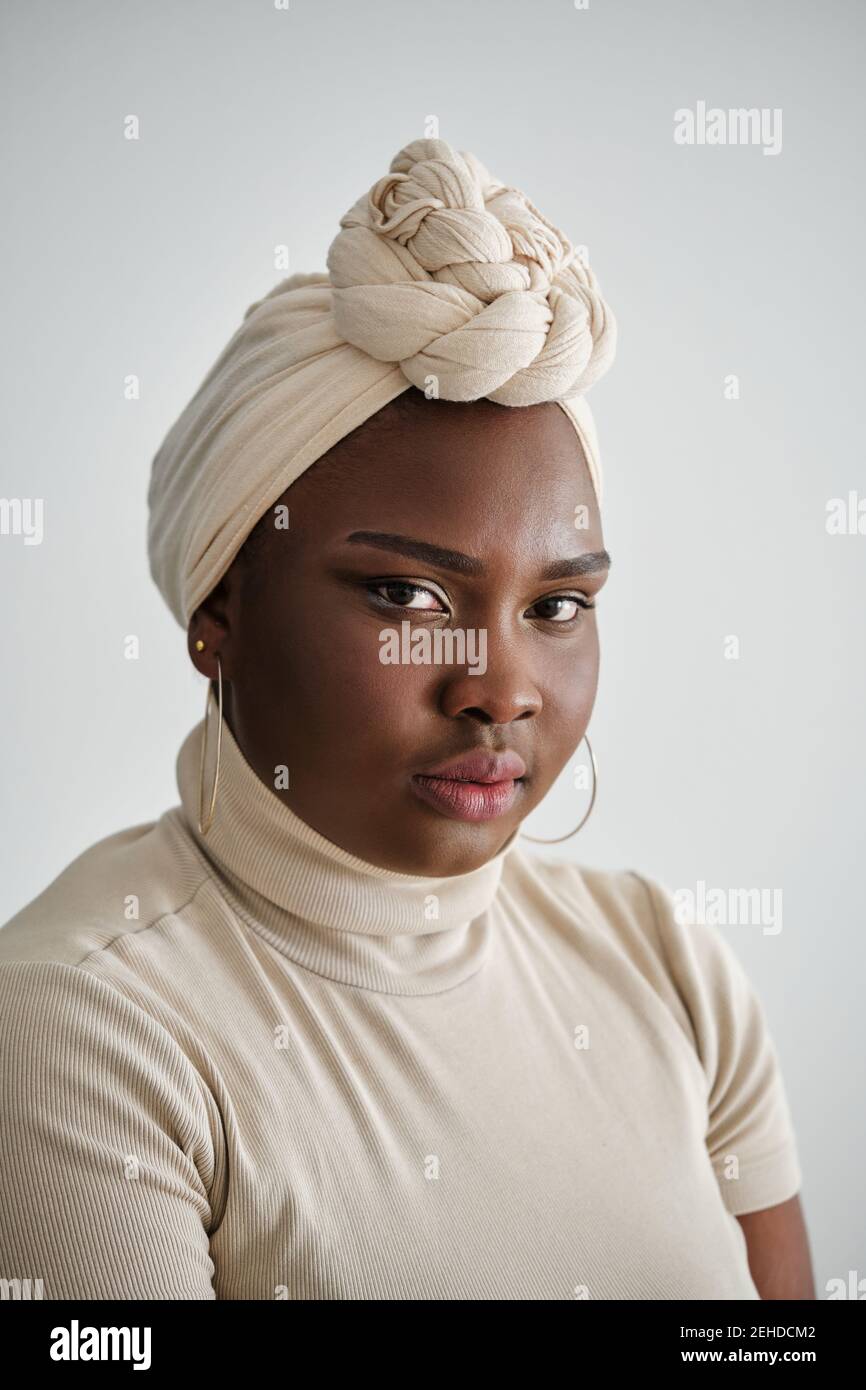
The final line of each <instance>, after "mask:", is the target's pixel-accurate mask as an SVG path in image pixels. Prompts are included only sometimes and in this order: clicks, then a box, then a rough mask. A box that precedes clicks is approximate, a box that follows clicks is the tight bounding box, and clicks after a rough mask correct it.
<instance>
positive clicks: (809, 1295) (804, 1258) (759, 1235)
mask: <svg viewBox="0 0 866 1390" xmlns="http://www.w3.org/2000/svg"><path fill="white" fill-rule="evenodd" d="M737 1220H738V1221H739V1223H740V1226H741V1227H742V1230H743V1235H744V1236H745V1237H746V1246H747V1248H748V1252H749V1272H750V1273H751V1276H752V1279H753V1280H754V1283H755V1287H756V1288H757V1290H758V1293H759V1294H760V1295H761V1298H766V1299H778V1298H797V1299H814V1298H815V1282H814V1275H813V1273H812V1259H811V1254H810V1251H809V1235H808V1232H807V1230H806V1222H805V1220H804V1217H803V1209H802V1206H801V1204H800V1198H799V1196H794V1197H789V1199H788V1201H787V1202H779V1203H778V1204H777V1205H776V1206H773V1207H765V1208H764V1209H763V1211H750V1212H745V1213H744V1214H743V1215H742V1216H738V1217H737Z"/></svg>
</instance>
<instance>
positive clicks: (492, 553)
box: [0, 140, 814, 1300]
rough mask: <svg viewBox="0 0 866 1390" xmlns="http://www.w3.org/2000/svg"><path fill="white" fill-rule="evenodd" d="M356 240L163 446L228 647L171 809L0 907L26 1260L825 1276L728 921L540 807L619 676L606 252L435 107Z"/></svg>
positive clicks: (438, 1279)
mask: <svg viewBox="0 0 866 1390" xmlns="http://www.w3.org/2000/svg"><path fill="white" fill-rule="evenodd" d="M328 271H329V274H328V275H295V276H291V277H289V279H287V280H284V281H282V282H281V283H280V284H279V285H277V286H276V287H275V289H274V290H273V291H272V292H271V293H270V294H269V295H268V296H266V297H265V298H264V299H263V300H261V301H259V302H258V303H257V304H254V305H252V306H251V307H250V309H249V310H248V311H247V314H246V316H245V318H244V321H243V323H242V325H241V327H240V328H239V329H238V331H237V333H236V334H235V335H234V337H233V338H232V340H231V342H230V343H229V344H228V346H227V347H226V349H225V351H224V352H223V353H222V355H221V357H220V358H219V359H218V361H217V362H216V363H215V365H214V367H213V368H212V370H211V372H210V373H209V374H208V376H207V378H206V379H205V381H204V382H203V383H202V385H201V387H200V388H199V390H198V392H197V393H196V395H195V397H194V398H193V400H192V401H191V402H190V404H189V405H188V406H187V408H186V410H185V411H184V412H183V414H182V415H181V417H180V419H179V420H178V421H177V422H176V424H175V425H174V426H173V428H172V430H171V431H170V432H169V434H168V436H167V438H166V441H165V443H164V444H163V446H162V448H161V450H160V451H159V453H158V455H157V457H156V459H155V461H154V469H153V479H152V483H151V489H150V505H151V523H150V557H151V568H152V573H153V575H154V578H155V580H156V582H157V584H158V585H159V587H160V589H161V591H162V593H163V594H164V595H165V597H166V600H167V602H168V604H169V606H170V608H171V610H172V612H173V613H174V615H175V617H176V618H177V619H178V622H179V623H180V624H181V626H182V627H183V628H184V630H185V631H186V633H187V645H188V651H189V656H190V659H191V660H192V661H193V662H194V664H195V666H196V667H197V669H198V670H199V671H201V672H202V674H203V675H205V676H206V677H207V678H208V682H209V684H208V702H207V710H206V715H205V719H204V720H203V721H202V723H201V724H199V725H198V726H197V727H196V728H194V729H193V730H192V732H191V733H190V734H189V735H188V737H187V738H186V740H185V742H184V744H183V746H182V748H181V750H180V754H179V757H178V761H177V777H178V787H179V793H180V804H179V805H178V806H175V807H173V808H171V809H170V810H168V811H166V812H165V814H164V815H163V816H162V817H161V818H160V819H159V820H158V821H156V822H155V823H153V824H148V825H144V826H137V827H134V828H132V829H127V830H123V831H120V832H119V833H117V834H115V835H112V836H110V837H108V838H107V839H105V840H103V841H101V842H100V843H98V844H96V845H94V846H92V847H91V848H90V849H89V850H87V851H86V852H85V853H84V854H82V855H81V856H80V857H79V858H78V859H77V860H75V861H74V862H73V863H72V864H71V865H69V866H68V867H67V868H66V869H65V870H64V871H63V872H62V873H61V874H60V876H59V877H58V878H57V879H56V880H55V881H54V882H53V883H52V884H51V885H49V887H48V888H47V889H46V890H45V891H44V892H43V893H42V894H41V895H40V896H39V897H38V898H36V899H35V900H34V901H33V902H32V903H30V904H28V905H27V906H26V907H25V908H24V909H23V910H22V911H21V912H20V913H19V914H18V915H17V916H16V917H15V918H13V920H12V922H11V923H9V924H8V925H7V926H6V927H5V928H4V929H3V931H2V932H0V962H2V964H0V1027H2V1077H3V1080H2V1087H3V1091H2V1100H3V1107H4V1113H5V1116H6V1121H5V1126H4V1137H3V1152H4V1160H3V1161H4V1167H5V1172H4V1183H5V1186H6V1190H7V1193H10V1194H11V1200H10V1201H7V1202H5V1203H4V1204H3V1207H2V1212H0V1275H2V1276H4V1277H6V1278H22V1279H23V1278H26V1277H36V1276H39V1277H42V1278H43V1280H44V1290H45V1297H47V1298H66V1297H69V1298H128V1299H139V1298H191V1299H212V1298H218V1299H262V1298H266V1299H272V1298H290V1299H329V1300H330V1299H573V1298H581V1299H582V1298H592V1299H673V1298H686V1299H714V1298H723V1299H756V1298H814V1289H813V1284H812V1275H811V1269H810V1259H809V1251H808V1241H807V1236H806V1231H805V1227H804V1223H803V1217H802V1212H801V1209H800V1203H799V1197H798V1195H797V1194H798V1192H799V1188H800V1182H801V1173H800V1169H799V1164H798V1157H797V1148H796V1140H795V1135H794V1131H793V1127H792V1123H791V1117H790V1114H789V1110H788V1105H787V1100H786V1095H785V1090H784V1085H783V1080H782V1076H781V1074H780V1070H779V1066H778V1060H777V1056H776V1052H775V1049H774V1045H773V1042H772V1039H771V1037H770V1035H769V1032H768V1029H767V1026H766V1020H765V1016H764V1013H763V1010H762V1006H761V1004H760V1002H759V1000H758V998H757V997H756V995H755V993H754V992H753V990H752V988H751V985H750V983H749V981H748V979H747V977H746V976H745V974H744V972H743V970H742V968H741V967H740V965H739V963H738V961H737V958H736V957H735V955H734V953H733V952H732V951H731V949H730V948H729V947H728V946H727V944H726V943H725V942H724V940H723V938H722V937H721V936H720V935H719V934H718V932H717V931H716V930H715V929H714V928H711V927H708V926H703V925H697V926H690V927H686V926H683V925H681V924H680V922H679V921H678V918H677V914H676V913H675V912H674V908H673V902H672V899H671V896H670V894H669V893H668V891H667V890H666V889H664V888H662V887H661V886H660V885H659V884H658V883H656V882H655V881H653V880H651V879H646V878H644V877H642V876H641V875H639V874H636V873H634V872H631V871H627V870H622V871H620V872H602V871H600V870H596V869H591V868H585V867H578V865H577V864H575V863H572V862H568V861H556V860H553V859H550V860H547V859H545V858H544V857H539V856H538V855H537V853H536V852H535V851H529V850H527V849H526V848H525V847H524V845H523V844H522V843H521V824H522V822H523V821H524V819H525V818H526V817H527V816H528V815H529V813H530V812H531V811H532V810H533V809H534V808H535V807H536V806H538V804H539V803H540V802H541V801H542V799H543V798H544V796H545V794H546V793H547V791H548V790H549V788H550V787H551V786H552V784H553V782H554V781H555V779H556V778H557V776H558V774H559V773H560V772H561V771H562V769H563V768H564V767H565V765H566V764H567V763H568V761H569V760H570V759H571V758H572V757H573V755H574V753H575V750H576V749H577V748H578V745H579V744H580V743H581V741H582V740H583V739H584V737H585V734H586V731H587V728H588V725H589V721H590V716H591V713H592V708H593V702H594V699H595V694H596V684H597V677H598V662H599V638H598V621H597V613H598V598H599V593H600V591H601V589H602V587H603V585H604V582H605V578H606V575H607V571H608V566H609V563H610V557H609V556H608V554H607V552H606V550H605V547H604V540H603V536H602V528H601V518H600V512H599V499H600V467H599V457H598V445H597V439H596V437H595V434H594V430H593V425H592V418H591V416H590V414H589V410H588V408H587V406H586V402H585V399H584V392H585V391H586V389H587V388H588V387H589V386H590V385H591V384H592V382H593V381H594V380H595V379H597V377H598V376H599V375H601V373H602V372H603V371H604V370H605V369H606V368H607V366H608V365H609V364H610V361H611V360H612V357H613V351H614V321H613V318H612V316H611V314H610V311H609V310H608V309H607V307H606V305H605V304H604V301H603V300H602V299H601V296H600V294H599V290H598V286H597V283H596V281H595V278H594V276H593V274H592V272H591V271H590V270H589V268H588V267H587V266H585V265H583V264H582V263H581V262H580V260H578V259H577V258H576V256H575V254H574V250H573V247H572V245H571V243H570V242H569V241H568V240H567V239H566V238H565V237H564V235H563V234H562V233H561V232H559V231H558V230H557V229H556V228H555V227H553V225H552V224H551V223H549V222H548V221H547V220H546V219H545V218H543V217H542V215H541V214H540V213H539V212H538V210H537V209H536V208H534V207H533V205H532V204H531V203H530V202H529V201H528V200H527V199H526V198H525V197H524V196H523V195H522V194H521V193H520V192H519V191H518V190H516V189H513V188H508V187H505V186H503V185H501V184H499V183H498V182H497V181H496V180H495V179H493V178H492V176H491V175H490V174H489V172H488V171H487V170H486V169H485V168H484V166H483V165H481V164H480V163H479V161H478V160H477V159H475V158H474V157H473V156H472V155H470V154H466V153H458V152H457V151H456V150H454V149H452V148H451V146H450V145H448V144H446V143H445V142H443V141H438V140H421V141H416V142H414V143H412V144H410V145H408V146H407V147H406V148H405V149H403V150H401V151H400V153H399V154H398V155H397V156H396V157H395V159H394V160H393V161H392V164H391V168H390V171H389V173H388V174H387V175H386V176H385V177H384V178H383V179H381V180H379V181H378V182H377V183H376V184H375V185H374V186H373V187H372V189H371V190H370V191H369V193H368V194H365V195H364V197H363V198H361V199H359V201H358V203H356V204H355V206H354V208H352V209H351V210H350V211H349V212H348V213H347V214H346V215H345V217H344V218H343V219H342V222H341V231H340V233H339V235H338V236H337V238H336V240H335V241H334V243H333V244H332V246H331V249H330V252H329V256H328ZM461 644H462V645H461ZM584 814H585V807H584V808H583V811H582V812H581V815H578V814H577V810H576V814H575V821H576V822H577V821H579V820H580V819H581V817H582V816H583V815H584ZM563 829H564V830H566V829H569V830H570V829H572V827H563Z"/></svg>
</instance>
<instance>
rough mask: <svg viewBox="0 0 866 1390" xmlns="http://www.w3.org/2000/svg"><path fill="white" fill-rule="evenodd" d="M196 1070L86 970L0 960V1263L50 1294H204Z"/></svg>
mask: <svg viewBox="0 0 866 1390" xmlns="http://www.w3.org/2000/svg"><path fill="white" fill-rule="evenodd" d="M213 1161H214V1155H213V1149H212V1144H211V1142H210V1137H209V1130H208V1125H207V1119H206V1113H205V1110H204V1105H203V1101H202V1097H201V1095H200V1092H199V1090H198V1085H197V1082H196V1079H195V1076H194V1073H193V1069H192V1067H191V1065H190V1063H189V1061H188V1059H187V1058H186V1057H185V1056H184V1054H183V1053H182V1051H181V1050H180V1048H179V1047H178V1045H177V1044H176V1042H174V1040H173V1039H172V1038H171V1037H170V1036H169V1034H168V1033H167V1032H166V1031H165V1030H164V1029H163V1028H162V1027H161V1026H160V1025H159V1024H158V1023H157V1022H155V1021H154V1020H153V1019H151V1018H150V1017H148V1015H146V1014H145V1013H144V1012H142V1011H141V1010H140V1009H139V1008H138V1007H137V1006H136V1005H135V1004H133V1003H132V1002H130V1001H129V1000H127V999H126V998H124V996H123V995H121V994H119V993H118V992H117V991H116V990H114V989H113V988H112V987H111V986H110V985H106V984H105V983H104V982H103V981H102V980H100V979H98V978H96V977H95V976H93V975H91V974H89V973H88V972H87V970H86V969H82V968H78V967H73V966H69V965H63V964H58V963H53V962H14V961H13V962H4V963H2V964H0V1183H2V1188H3V1193H2V1202H0V1274H2V1276H3V1277H4V1278H6V1279H22V1280H24V1279H28V1278H29V1279H30V1280H31V1281H33V1280H37V1279H41V1280H42V1281H43V1287H44V1297H45V1298H46V1299H59V1298H91V1299H103V1298H104V1299H108V1298H124V1299H161V1298H171V1299H212V1298H214V1291H213V1287H212V1283H211V1279H212V1275H213V1265H212V1262H211V1259H210V1255H209V1252H208V1227H209V1223H210V1220H211V1212H210V1207H209V1203H208V1192H207V1186H208V1182H209V1181H210V1178H211V1176H212V1173H213Z"/></svg>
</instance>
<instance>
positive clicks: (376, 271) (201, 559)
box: [148, 140, 616, 628]
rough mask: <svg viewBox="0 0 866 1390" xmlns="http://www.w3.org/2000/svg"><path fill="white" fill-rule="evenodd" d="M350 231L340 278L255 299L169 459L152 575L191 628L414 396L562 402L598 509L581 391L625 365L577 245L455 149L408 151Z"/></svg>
mask: <svg viewBox="0 0 866 1390" xmlns="http://www.w3.org/2000/svg"><path fill="white" fill-rule="evenodd" d="M340 229H341V230H340V231H339V233H338V234H337V236H336V237H335V238H334V240H333V242H332V243H331V246H330V249H329V251H328V255H327V273H320V272H314V273H311V274H296V275H290V276H289V277H288V278H287V279H284V280H282V281H280V283H279V284H277V285H275V286H274V288H273V289H272V290H271V291H270V292H269V293H268V294H266V295H265V296H264V297H263V298H262V299H259V300H257V301H256V302H255V303H254V304H251V305H250V307H249V308H248V309H247V311H246V313H245V315H244V318H243V321H242V323H241V325H240V327H239V328H238V329H237V331H236V332H235V333H234V335H233V336H232V338H231V340H230V341H229V343H228V344H227V345H226V347H225V348H224V350H223V352H222V353H221V355H220V357H219V358H218V359H217V361H216V362H215V363H214V365H213V366H212V367H211V369H210V371H209V372H208V374H207V376H206V377H205V378H204V380H203V381H202V383H201V385H200V386H199V388H198V390H197V391H196V393H195V395H194V396H193V398H192V400H191V401H190V402H189V404H188V405H187V406H186V407H185V409H184V410H183V411H182V413H181V415H180V416H179V418H178V419H177V420H176V421H175V423H174V424H173V425H172V427H171V429H170V430H169V432H168V434H167V435H166V437H165V439H164V441H163V443H162V445H161V446H160V448H159V450H158V452H157V454H156V455H155V457H154V460H153V467H152V472H151V480H150V487H149V491H148V505H149V508H150V515H149V522H148V550H149V559H150V569H151V574H152V575H153V578H154V581H155V582H156V584H157V586H158V588H159V589H160V592H161V593H162V594H163V596H164V597H165V600H166V602H167V604H168V606H169V608H170V609H171V611H172V613H173V614H174V616H175V617H176V619H177V621H178V622H179V623H180V625H181V626H182V627H183V628H186V627H187V626H188V623H189V620H190V618H191V617H192V615H193V613H194V612H195V610H196V608H197V607H198V606H199V604H200V603H201V602H202V601H203V600H204V599H205V598H206V597H207V595H208V594H209V593H210V592H211V590H212V589H213V588H214V586H215V585H216V584H217V583H218V582H219V580H220V579H221V577H222V576H223V574H225V572H226V570H227V569H228V568H229V566H230V564H231V563H232V561H233V559H234V558H235V556H236V554H237V552H238V551H239V549H240V547H241V546H242V544H243V542H244V540H245V539H246V537H247V536H248V535H249V533H250V531H251V530H252V528H253V527H254V526H255V524H256V522H257V521H258V520H259V518H260V517H261V516H262V515H263V514H264V512H265V511H266V510H267V509H268V508H269V507H271V506H272V505H274V504H275V503H276V501H277V500H278V499H279V498H280V496H281V495H282V494H283V493H284V492H285V490H286V489H287V488H288V487H289V486H290V485H291V484H292V483H293V482H294V481H295V480H296V479H297V478H298V477H299V476H300V475H301V474H302V473H303V472H304V471H305V469H307V468H309V467H310V466H311V464H313V463H314V462H315V461H316V460H317V459H318V458H320V457H321V456H322V455H323V454H324V453H326V452H327V450H328V449H330V448H332V447H333V445H335V444H336V443H338V442H339V440H341V439H343V438H344V437H345V436H346V435H347V434H350V433H351V431H352V430H354V429H356V428H357V427H358V426H359V425H361V424H363V422H364V421H365V420H367V419H369V418H370V416H371V415H373V414H375V412H376V411H378V410H381V409H382V407H383V406H385V405H387V404H388V402H389V401H391V400H393V399H394V398H395V397H396V396H399V395H401V394H402V392H404V391H406V390H408V388H409V387H410V386H413V385H414V386H416V387H417V388H418V389H419V390H422V391H424V393H425V394H426V395H427V396H428V397H432V398H438V399H441V400H449V401H473V400H478V399H480V398H482V397H487V398H488V399H489V400H492V401H496V402H498V403H499V404H501V405H507V406H528V405H536V404H539V403H541V402H543V401H555V402H556V403H557V404H558V405H560V406H561V407H562V409H563V410H564V411H565V412H566V414H567V415H568V417H569V419H570V420H571V422H572V424H573V425H574V428H575V430H576V431H577V434H578V436H579V438H580V441H581V444H582V447H583V452H584V455H585V457H586V461H587V465H588V467H589V471H590V474H591V476H592V481H593V485H594V487H595V491H596V494H597V497H598V501H599V504H600V503H601V464H600V458H599V451H598V440H597V437H596V432H595V427H594V423H593V419H592V415H591V413H590V410H589V407H588V405H587V403H586V401H585V399H584V392H586V391H587V389H588V388H589V387H590V386H591V385H592V384H593V383H594V382H595V381H597V380H598V378H599V377H600V376H601V375H602V374H603V373H604V372H605V371H606V370H607V368H608V367H609V366H610V364H611V362H612V361H613V357H614V353H615V349H616V324H615V321H614V318H613V315H612V314H611V311H610V309H608V307H607V305H606V304H605V302H604V300H603V299H602V298H601V295H600V292H599V288H598V284H597V281H596V279H595V276H594V275H593V273H592V271H591V269H590V268H589V266H588V265H587V264H586V263H585V262H584V261H583V260H582V259H581V258H580V257H579V256H578V255H577V253H576V250H575V248H574V246H573V245H572V243H571V242H570V241H569V240H568V239H567V238H566V237H565V236H564V234H563V233H562V232H561V231H559V230H558V229H557V228H556V227H554V226H553V224H552V223H551V222H549V221H548V220H547V219H546V218H545V217H544V216H543V215H542V214H541V213H540V212H539V211H538V209H537V208H535V207H534V206H533V204H532V203H531V202H530V201H529V199H528V198H527V197H526V196H525V194H523V193H521V192H520V191H519V190H518V189H516V188H512V187H508V186H506V185H504V184H501V183H499V182H498V180H496V179H494V178H493V177H492V175H491V174H490V173H489V172H488V171H487V169H486V168H485V167H484V165H483V164H481V163H480V161H479V160H478V159H476V158H475V156H474V155H472V154H470V153H468V152H467V151H459V152H458V151H457V150H455V149H453V148H452V147H451V146H450V145H449V144H448V143H447V142H446V141H444V140H415V141H413V142H412V143H411V144H409V145H406V146H405V148H403V149H402V150H400V152H399V154H397V155H396V156H395V157H394V159H393V160H392V161H391V167H390V170H389V172H388V173H387V174H386V175H385V176H384V178H381V179H379V180H377V182H376V183H374V184H373V186H372V188H371V189H370V190H369V191H368V192H367V193H365V194H364V195H363V196H362V197H361V198H359V199H358V201H357V202H356V203H355V204H354V206H353V207H352V208H350V209H349V211H348V212H347V213H345V215H344V216H343V217H342V218H341V219H340Z"/></svg>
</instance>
